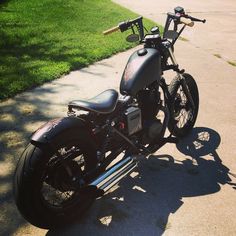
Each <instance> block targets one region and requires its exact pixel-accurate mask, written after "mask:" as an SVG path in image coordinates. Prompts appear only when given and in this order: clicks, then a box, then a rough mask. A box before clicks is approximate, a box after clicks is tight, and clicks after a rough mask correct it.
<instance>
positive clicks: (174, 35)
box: [164, 30, 179, 40]
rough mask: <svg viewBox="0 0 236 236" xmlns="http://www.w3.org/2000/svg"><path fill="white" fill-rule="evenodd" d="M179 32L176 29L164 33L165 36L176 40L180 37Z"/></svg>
mask: <svg viewBox="0 0 236 236" xmlns="http://www.w3.org/2000/svg"><path fill="white" fill-rule="evenodd" d="M178 35H179V34H178V33H177V32H176V31H174V30H168V31H166V32H165V34H164V38H167V39H173V40H175V39H176V38H177V37H178Z"/></svg>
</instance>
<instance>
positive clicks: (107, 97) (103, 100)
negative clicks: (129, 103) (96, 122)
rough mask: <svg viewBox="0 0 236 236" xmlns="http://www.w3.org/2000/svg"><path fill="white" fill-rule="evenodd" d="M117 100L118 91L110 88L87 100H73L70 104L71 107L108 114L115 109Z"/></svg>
mask: <svg viewBox="0 0 236 236" xmlns="http://www.w3.org/2000/svg"><path fill="white" fill-rule="evenodd" d="M117 101H118V92H117V91H116V90H114V89H108V90H106V91H104V92H102V93H100V94H98V95H97V96H95V97H93V98H91V99H88V100H87V101H84V100H75V101H72V102H70V103H69V104H68V106H69V107H70V108H75V109H81V110H86V111H94V112H97V113H103V114H108V113H111V112H113V111H114V110H115V108H116V103H117Z"/></svg>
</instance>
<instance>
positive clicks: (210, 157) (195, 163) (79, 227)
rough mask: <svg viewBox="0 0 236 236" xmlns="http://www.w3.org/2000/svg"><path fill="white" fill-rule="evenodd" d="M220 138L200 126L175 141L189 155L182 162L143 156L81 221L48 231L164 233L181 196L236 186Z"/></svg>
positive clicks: (69, 232) (180, 202)
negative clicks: (219, 150) (220, 151)
mask: <svg viewBox="0 0 236 236" xmlns="http://www.w3.org/2000/svg"><path fill="white" fill-rule="evenodd" d="M220 141H221V139H220V135H219V134H218V133H217V132H216V131H214V130H212V129H209V128H205V127H197V128H195V129H193V131H192V133H191V134H190V135H189V136H188V137H187V138H185V139H183V140H181V141H180V142H179V143H178V144H177V149H178V150H179V151H180V152H181V153H183V154H184V155H186V156H185V157H184V158H182V160H179V159H178V160H177V159H175V158H174V157H173V156H170V155H165V154H164V155H151V156H149V157H141V159H140V162H139V165H138V167H137V169H136V170H135V172H133V173H131V174H130V176H129V178H126V179H124V180H123V181H121V183H120V184H119V186H117V187H116V188H113V189H112V190H111V191H110V192H108V193H107V194H106V195H105V196H103V197H102V198H100V199H98V200H97V201H96V202H95V204H94V205H93V207H92V208H91V209H90V211H89V212H88V213H87V215H86V216H85V217H84V218H83V220H81V221H79V222H75V223H74V224H73V225H70V226H67V227H64V228H61V229H57V230H50V231H48V233H47V235H94V234H95V235H162V234H163V233H164V232H165V230H168V229H169V228H171V227H172V225H171V222H168V218H169V216H170V214H174V213H175V212H176V211H177V210H178V209H179V208H180V207H181V206H182V205H183V204H184V202H183V198H188V197H196V196H203V195H209V194H213V193H216V192H218V191H220V189H221V186H220V184H221V185H223V184H227V183H228V184H231V185H233V186H234V188H235V186H236V185H235V183H231V182H230V181H231V179H230V174H231V173H230V170H229V169H228V168H227V167H226V166H224V165H223V164H222V161H221V159H220V157H219V155H218V154H217V151H216V150H217V148H218V146H219V145H220ZM231 175H233V174H231ZM234 177H235V176H234ZM189 215H190V216H191V212H189Z"/></svg>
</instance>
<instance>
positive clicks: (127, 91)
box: [120, 48, 161, 96]
mask: <svg viewBox="0 0 236 236" xmlns="http://www.w3.org/2000/svg"><path fill="white" fill-rule="evenodd" d="M160 78H161V57H160V53H159V52H158V51H157V50H156V49H154V48H143V49H140V50H137V51H136V52H134V53H133V54H132V55H131V56H130V58H129V60H128V63H127V65H126V67H125V70H124V72H123V75H122V79H121V83H120V93H121V94H124V95H131V96H135V95H136V93H137V92H138V91H140V90H141V89H143V88H145V87H147V86H148V85H150V84H151V83H153V82H154V81H159V80H160Z"/></svg>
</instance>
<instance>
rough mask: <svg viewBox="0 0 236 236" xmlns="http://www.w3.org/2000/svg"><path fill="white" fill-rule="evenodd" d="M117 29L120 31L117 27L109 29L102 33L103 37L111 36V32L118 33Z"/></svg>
mask: <svg viewBox="0 0 236 236" xmlns="http://www.w3.org/2000/svg"><path fill="white" fill-rule="evenodd" d="M119 29H120V27H119V26H115V27H113V28H110V29H108V30H105V31H103V34H104V35H107V34H111V33H113V32H116V31H118V30H119Z"/></svg>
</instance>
